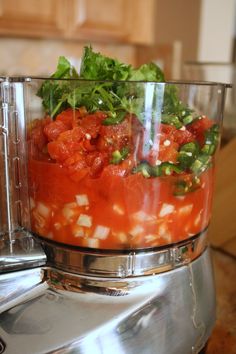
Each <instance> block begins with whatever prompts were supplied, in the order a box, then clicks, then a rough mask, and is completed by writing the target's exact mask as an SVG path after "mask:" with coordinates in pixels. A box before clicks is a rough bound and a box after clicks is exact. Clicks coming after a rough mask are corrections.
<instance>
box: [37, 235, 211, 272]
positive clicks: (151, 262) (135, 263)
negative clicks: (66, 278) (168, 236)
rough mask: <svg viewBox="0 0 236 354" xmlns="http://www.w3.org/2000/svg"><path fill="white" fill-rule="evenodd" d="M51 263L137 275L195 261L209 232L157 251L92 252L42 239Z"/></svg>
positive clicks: (71, 269) (72, 269)
mask: <svg viewBox="0 0 236 354" xmlns="http://www.w3.org/2000/svg"><path fill="white" fill-rule="evenodd" d="M42 246H43V248H44V250H45V253H46V255H47V261H48V264H49V265H51V266H53V267H56V268H58V269H62V270H64V271H67V272H72V273H78V274H85V275H87V276H102V277H130V276H132V277H134V276H140V275H149V274H157V273H162V272H166V271H168V270H171V269H175V268H176V267H179V266H182V265H184V264H186V263H189V262H191V261H193V260H194V259H195V258H197V257H199V255H200V254H201V253H202V252H203V251H204V250H205V248H206V246H207V238H206V231H205V232H202V233H201V234H200V235H197V236H194V237H192V238H190V239H188V240H185V241H183V242H179V243H178V244H172V245H171V244H170V245H169V246H165V247H163V249H161V248H160V247H159V248H158V249H157V250H136V251H130V252H128V251H124V252H122V251H120V252H119V251H117V252H111V251H110V252H109V251H107V252H106V251H102V252H100V253H99V252H96V251H94V252H92V251H87V252H86V251H85V250H82V249H78V248H72V247H66V246H65V247H63V246H62V245H59V244H55V243H50V242H48V241H46V240H43V241H42Z"/></svg>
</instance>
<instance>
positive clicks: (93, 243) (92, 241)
mask: <svg viewBox="0 0 236 354" xmlns="http://www.w3.org/2000/svg"><path fill="white" fill-rule="evenodd" d="M85 243H86V244H85V245H86V246H87V247H91V248H99V240H98V239H97V238H87V239H86V240H85Z"/></svg>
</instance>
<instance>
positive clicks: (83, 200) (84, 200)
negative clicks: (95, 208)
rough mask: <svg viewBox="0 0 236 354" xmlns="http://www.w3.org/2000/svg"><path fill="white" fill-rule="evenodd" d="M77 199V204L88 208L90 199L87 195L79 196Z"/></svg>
mask: <svg viewBox="0 0 236 354" xmlns="http://www.w3.org/2000/svg"><path fill="white" fill-rule="evenodd" d="M75 199H76V203H77V204H78V205H79V206H87V205H89V199H88V196H87V194H77V195H76V196H75Z"/></svg>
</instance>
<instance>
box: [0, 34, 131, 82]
mask: <svg viewBox="0 0 236 354" xmlns="http://www.w3.org/2000/svg"><path fill="white" fill-rule="evenodd" d="M83 46H84V43H81V42H75V41H60V40H46V39H45V40H41V39H16V38H0V56H1V60H0V75H3V76H7V75H12V76H14V75H26V76H31V75H35V76H40V75H42V76H43V75H49V74H51V73H52V72H53V71H54V70H55V67H56V64H57V60H58V57H59V56H60V55H64V56H66V57H68V58H69V59H70V60H71V62H72V63H73V64H74V65H75V66H77V67H78V66H79V59H80V58H81V55H82V51H83ZM93 48H94V50H96V51H100V52H102V53H104V54H106V55H108V56H113V57H116V58H118V59H119V60H121V61H123V62H125V63H131V64H135V50H134V48H133V47H132V46H129V45H117V44H116V45H112V44H109V45H108V44H98V43H96V44H94V45H93Z"/></svg>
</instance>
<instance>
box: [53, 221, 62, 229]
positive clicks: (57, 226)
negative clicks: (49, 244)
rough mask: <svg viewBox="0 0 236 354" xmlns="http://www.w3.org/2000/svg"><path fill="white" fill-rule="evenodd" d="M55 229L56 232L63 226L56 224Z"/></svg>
mask: <svg viewBox="0 0 236 354" xmlns="http://www.w3.org/2000/svg"><path fill="white" fill-rule="evenodd" d="M54 227H55V229H56V230H60V228H61V224H60V223H59V222H55V224H54Z"/></svg>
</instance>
